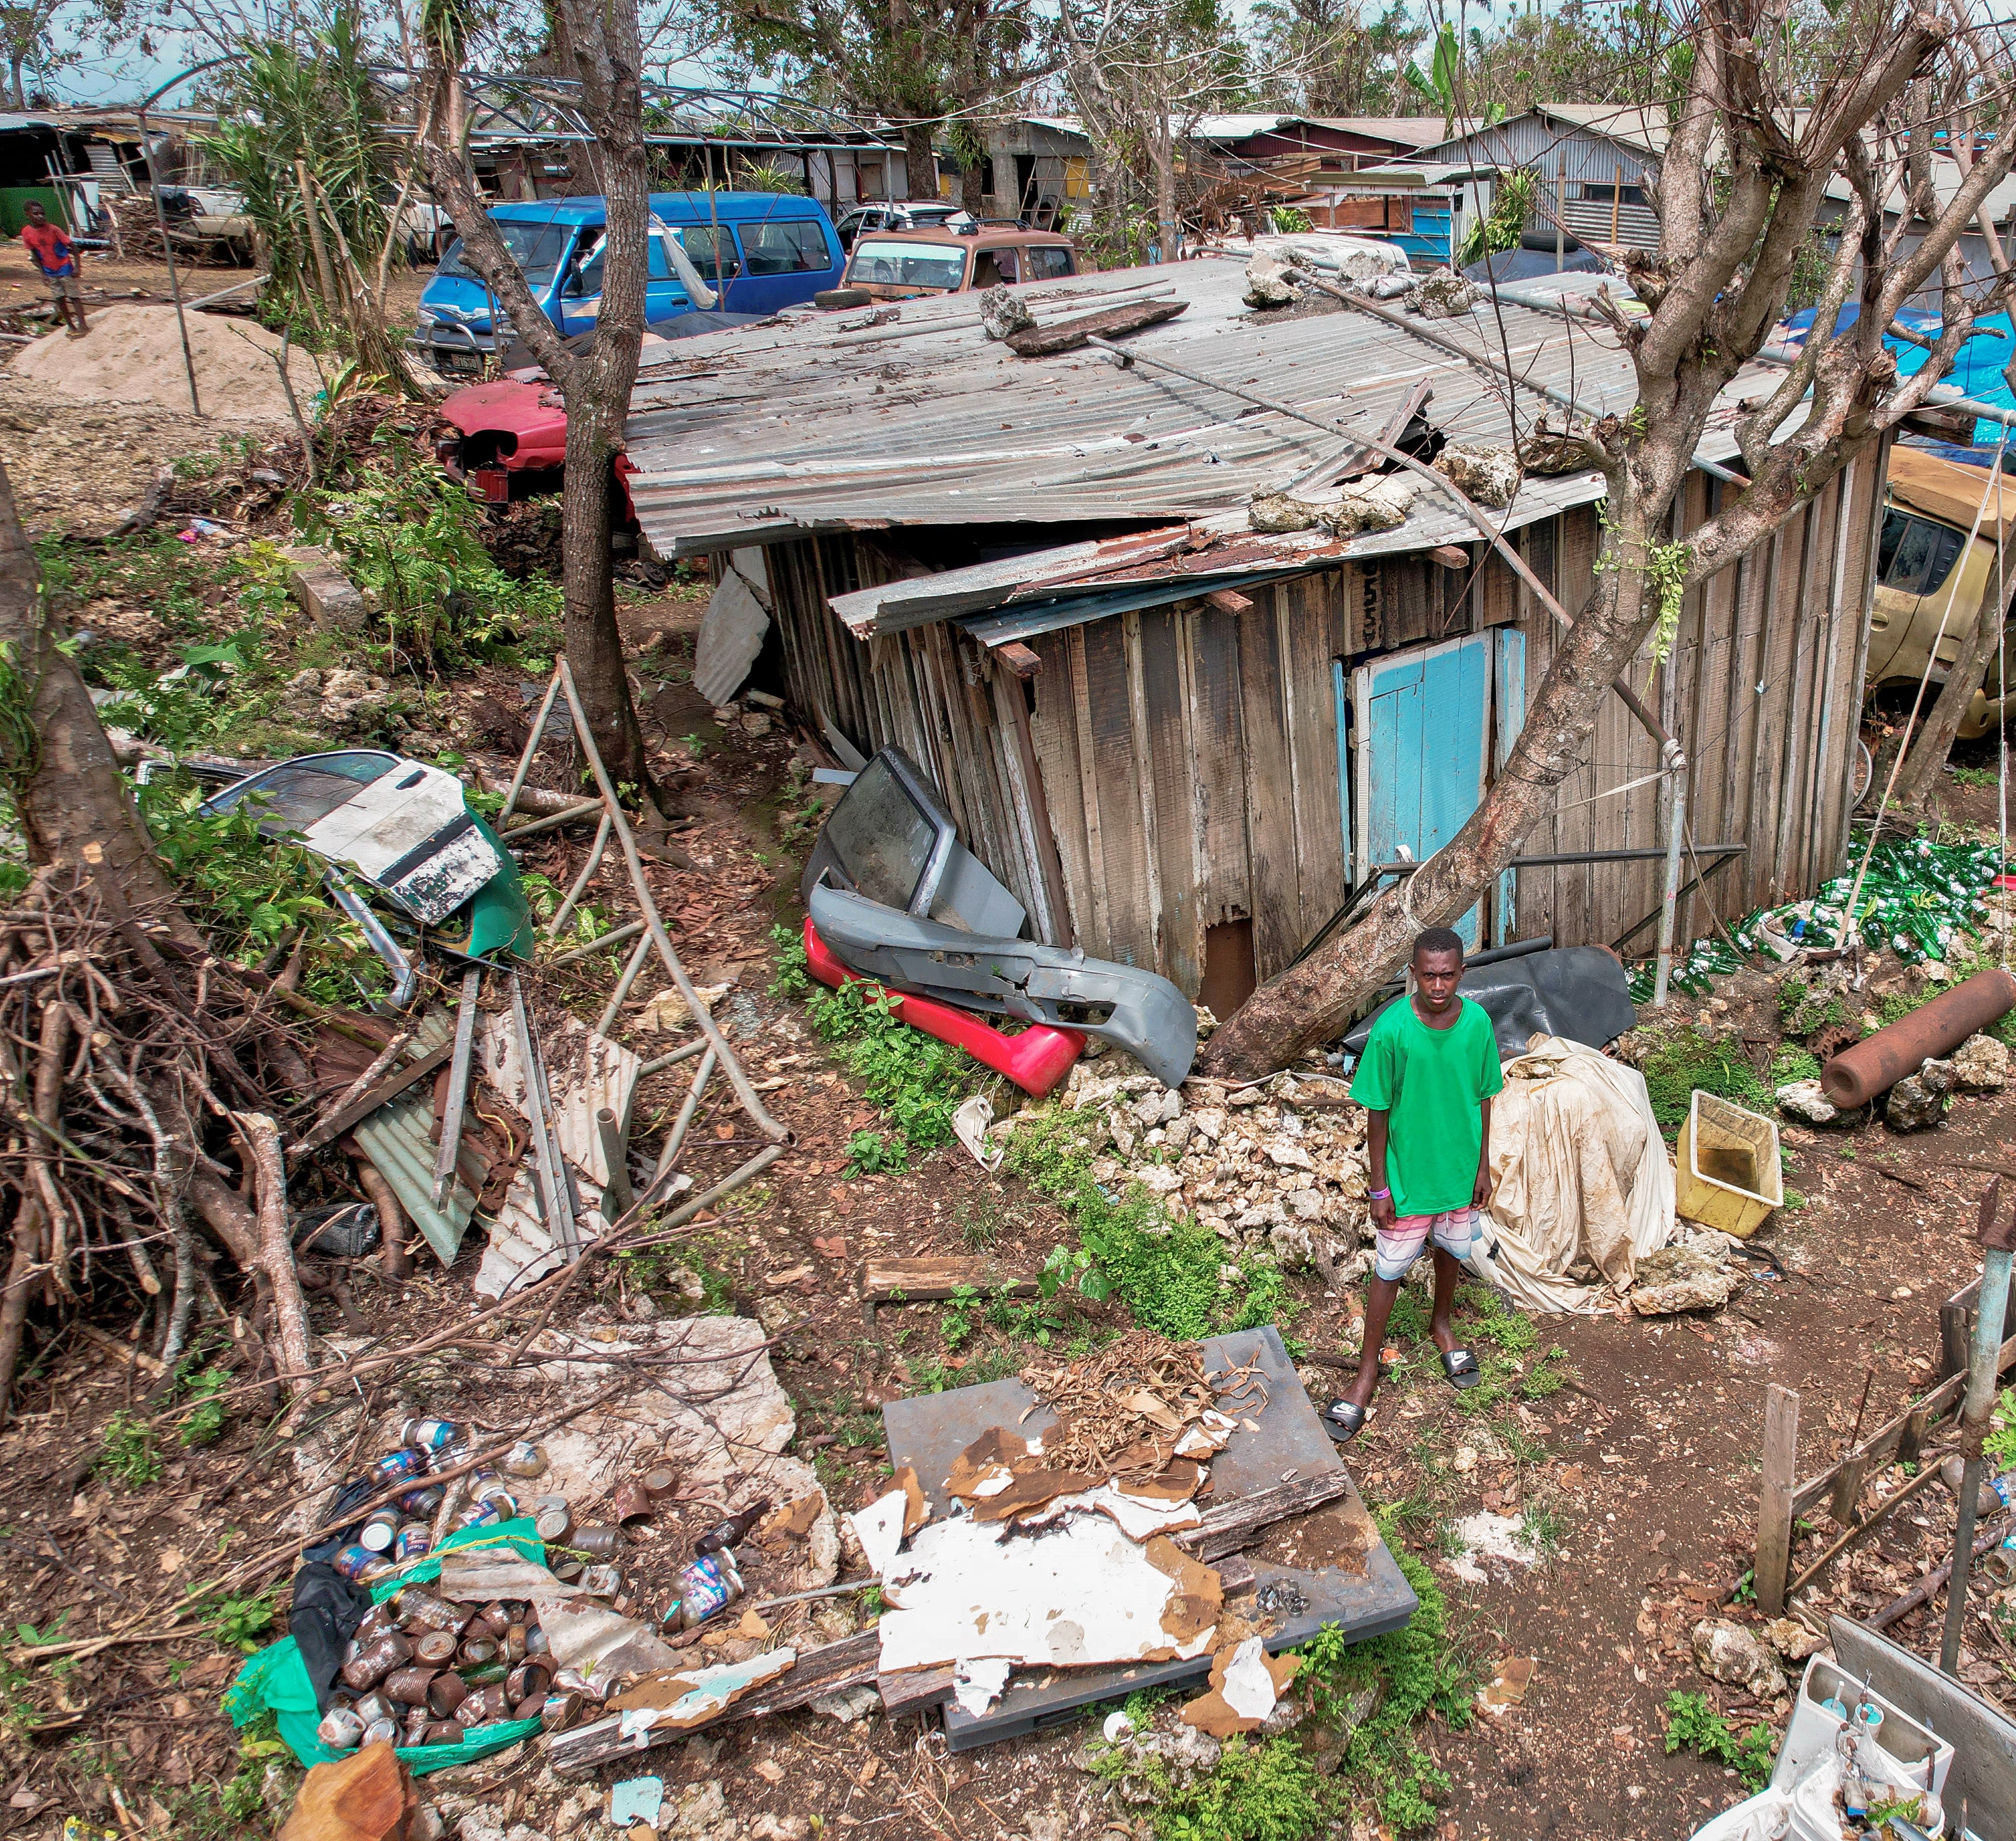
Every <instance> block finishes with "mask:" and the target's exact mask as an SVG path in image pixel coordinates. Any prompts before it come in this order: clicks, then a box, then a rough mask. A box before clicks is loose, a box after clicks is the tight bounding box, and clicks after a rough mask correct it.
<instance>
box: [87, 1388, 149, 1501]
mask: <svg viewBox="0 0 2016 1841" xmlns="http://www.w3.org/2000/svg"><path fill="white" fill-rule="evenodd" d="M92 1469H95V1471H96V1472H98V1474H99V1476H103V1477H106V1478H109V1479H110V1480H111V1481H112V1482H113V1483H123V1484H124V1486H125V1487H127V1488H128V1489H129V1490H143V1489H145V1488H146V1487H147V1485H148V1484H149V1483H156V1482H158V1481H159V1480H160V1475H161V1456H160V1452H159V1451H156V1450H155V1448H154V1434H153V1428H152V1427H150V1426H149V1425H148V1423H147V1422H146V1420H145V1419H142V1418H141V1417H140V1415H139V1414H137V1413H129V1412H128V1411H124V1409H123V1408H122V1409H121V1411H118V1412H116V1413H114V1414H113V1415H112V1417H111V1418H110V1419H107V1420H106V1422H105V1437H104V1442H103V1448H102V1449H101V1450H100V1451H99V1454H98V1457H97V1460H96V1462H95V1463H94V1464H93V1465H92Z"/></svg>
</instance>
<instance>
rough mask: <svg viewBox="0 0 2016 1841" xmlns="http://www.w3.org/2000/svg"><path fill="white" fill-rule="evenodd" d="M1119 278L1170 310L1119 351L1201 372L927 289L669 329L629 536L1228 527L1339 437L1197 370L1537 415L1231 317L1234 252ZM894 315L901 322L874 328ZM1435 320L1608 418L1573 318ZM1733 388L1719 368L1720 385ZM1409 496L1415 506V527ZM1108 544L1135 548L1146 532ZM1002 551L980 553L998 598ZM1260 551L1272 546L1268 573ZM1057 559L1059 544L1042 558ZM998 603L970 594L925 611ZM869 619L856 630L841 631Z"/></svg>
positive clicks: (669, 550) (1451, 364)
mask: <svg viewBox="0 0 2016 1841" xmlns="http://www.w3.org/2000/svg"><path fill="white" fill-rule="evenodd" d="M1143 273H1145V274H1147V275H1150V276H1154V277H1160V278H1162V284H1163V285H1173V286H1175V288H1176V289H1179V291H1180V292H1182V293H1183V294H1184V295H1185V296H1186V297H1187V298H1189V299H1190V300H1191V302H1192V306H1191V309H1190V311H1189V312H1187V313H1186V314H1184V315H1183V316H1182V317H1181V318H1177V319H1174V320H1171V321H1168V322H1165V324H1164V325H1161V326H1157V327H1152V328H1150V329H1147V330H1145V331H1143V332H1142V333H1139V334H1136V335H1135V336H1134V337H1133V339H1132V340H1131V341H1130V342H1129V348H1130V349H1134V350H1138V351H1143V352H1154V351H1167V352H1168V354H1169V355H1170V356H1171V357H1172V358H1174V359H1175V360H1176V361H1179V362H1180V363H1182V364H1183V365H1184V366H1185V367H1186V368H1188V369H1193V370H1196V371H1197V372H1200V373H1201V374H1203V375H1204V376H1208V377H1209V378H1210V379H1211V380H1212V382H1211V383H1208V384H1197V383H1190V382H1187V381H1186V380H1184V379H1179V378H1176V377H1173V376H1169V375H1168V374H1166V373H1163V374H1160V375H1158V374H1157V373H1156V372H1154V371H1153V370H1152V369H1150V368H1149V367H1147V366H1146V365H1142V366H1136V367H1133V368H1131V369H1128V370H1125V371H1123V370H1121V369H1118V368H1117V367H1116V366H1115V365H1114V364H1113V363H1112V362H1111V361H1110V360H1109V359H1108V358H1107V357H1106V355H1105V354H1102V353H1100V352H1097V351H1080V352H1074V353H1069V354H1064V355H1062V356H1059V357H1053V358H1037V359H1030V358H1017V357H1016V356H1015V355H1014V354H1012V353H1010V352H1009V351H1007V350H1006V347H1003V346H1001V345H999V344H998V343H993V342H991V341H989V340H987V339H985V336H983V334H982V333H981V330H980V329H979V327H978V325H977V323H974V320H973V318H972V317H971V316H970V314H968V315H966V316H965V317H962V311H961V310H962V300H961V297H958V296H950V297H942V298H941V300H938V301H934V302H932V303H931V304H930V306H931V308H932V309H933V310H934V312H933V313H932V314H928V315H924V314H920V315H919V317H918V318H916V321H915V322H914V324H913V325H910V326H909V327H908V328H907V330H908V331H909V332H911V333H914V334H915V336H906V337H902V338H897V337H895V336H893V335H895V333H898V331H903V330H905V328H900V327H895V326H891V327H884V328H882V329H869V330H866V331H859V330H857V331H854V332H848V333H843V332H840V331H837V330H836V329H835V322H833V321H830V320H828V321H827V322H826V323H825V325H824V327H823V328H822V326H821V325H819V324H818V323H816V322H815V323H814V324H812V325H808V326H806V327H802V328H800V329H795V330H794V331H792V332H791V333H789V334H779V335H778V336H776V337H775V338H773V339H772V340H769V342H768V343H765V344H763V345H761V346H754V345H751V346H747V347H736V345H735V343H733V341H734V339H735V335H733V334H718V335H714V336H710V337H709V338H707V339H705V340H693V341H692V342H691V343H692V344H693V345H694V346H705V347H707V351H704V352H699V351H696V352H693V353H692V354H689V356H688V357H687V358H686V359H685V360H684V361H682V365H681V366H680V367H679V371H678V372H677V374H676V375H668V374H667V373H665V372H657V373H654V374H653V376H652V377H650V379H646V381H644V382H643V383H640V384H639V388H638V390H637V392H636V394H635V397H634V398H633V407H632V417H631V419H630V422H629V426H628V449H629V453H630V457H631V458H632V461H633V462H635V464H636V465H637V466H638V467H639V469H640V471H639V473H636V474H634V475H632V476H631V477H630V479H629V480H628V485H629V489H630V493H631V496H632V501H633V502H634V503H635V505H636V508H637V512H638V515H639V519H640V520H642V522H643V527H644V529H645V531H646V534H647V535H648V536H649V538H650V541H651V542H652V544H653V547H654V548H657V550H658V551H659V552H660V553H661V554H662V555H666V556H673V555H680V554H693V553H697V552H704V551H708V550H712V549H717V548H727V547H731V546H733V545H739V544H746V543H750V542H753V541H763V540H764V539H765V538H779V537H782V536H785V535H798V534H803V533H805V532H808V531H816V530H870V529H881V528H891V527H903V526H953V525H976V524H995V525H1017V524H1019V525H1023V526H1026V527H1031V529H1032V530H1054V531H1055V532H1056V533H1057V536H1058V537H1059V538H1064V537H1067V535H1068V533H1069V529H1070V527H1071V526H1073V525H1078V526H1083V525H1085V524H1086V523H1095V522H1099V521H1107V522H1111V521H1113V520H1126V519H1142V520H1155V521H1157V523H1161V524H1165V525H1166V524H1168V523H1171V522H1173V521H1176V520H1210V519H1215V518H1222V517H1225V516H1226V515H1227V514H1233V520H1232V521H1233V522H1235V523H1236V522H1239V521H1240V520H1238V518H1237V514H1238V513H1240V512H1242V511H1243V509H1244V506H1245V505H1246V504H1247V501H1248V500H1249V499H1250V498H1251V497H1252V495H1253V494H1255V492H1256V491H1262V490H1263V489H1271V488H1276V487H1282V486H1284V485H1286V484H1287V483H1288V482H1289V481H1291V480H1293V479H1294V478H1295V477H1296V476H1298V475H1299V474H1301V473H1305V472H1306V471H1308V470H1309V469H1312V468H1314V467H1316V466H1319V464H1321V463H1323V462H1327V461H1330V460H1332V459H1334V458H1337V456H1338V455H1341V453H1343V452H1344V451H1345V449H1346V448H1348V447H1350V446H1352V445H1353V444H1352V443H1350V442H1349V441H1348V440H1347V439H1346V438H1345V437H1344V436H1341V435H1340V434H1338V433H1333V432H1330V431H1328V430H1324V429H1322V428H1318V427H1312V426H1309V424H1308V423H1306V422H1301V421H1299V420H1297V419H1294V418H1291V417H1288V416H1285V415H1280V414H1277V413H1275V412H1269V411H1267V410H1264V409H1258V408H1253V407H1251V405H1247V404H1244V403H1242V402H1241V401H1239V400H1238V399H1237V397H1233V396H1231V395H1229V394H1227V393H1226V391H1225V390H1222V389H1220V388H1219V387H1216V386H1217V384H1218V383H1219V382H1220V381H1221V380H1222V383H1226V384H1229V385H1233V386H1235V387H1238V388H1240V389H1243V390H1247V391H1251V392H1255V393H1258V394H1262V395H1264V396H1267V397H1273V398H1276V399H1278V400H1280V401H1284V402H1287V403H1289V404H1291V405H1294V406H1296V407H1297V408H1301V409H1302V410H1304V411H1305V412H1308V413H1309V414H1312V415H1319V416H1321V417H1323V418H1324V419H1327V420H1333V421H1336V422H1340V423H1341V424H1342V425H1343V426H1345V428H1346V429H1347V430H1362V431H1363V433H1367V434H1370V433H1375V432H1376V431H1377V429H1378V428H1379V426H1381V423H1382V422H1384V420H1385V419H1386V418H1387V417H1388V415H1390V414H1391V412H1393V410H1394V409H1395V408H1397V407H1398V406H1399V405H1400V404H1401V403H1402V401H1404V400H1405V398H1406V395H1407V394H1408V392H1409V390H1411V389H1412V388H1413V387H1414V386H1415V385H1416V384H1417V383H1420V382H1422V381H1423V380H1424V379H1425V380H1427V382H1429V383H1431V385H1432V387H1433V389H1434V391H1435V395H1434V398H1433V401H1432V402H1431V405H1430V408H1429V414H1430V417H1431V420H1433V421H1434V422H1435V423H1436V425H1437V426H1438V427H1440V428H1441V429H1442V430H1443V432H1444V433H1445V434H1446V435H1448V436H1449V438H1450V439H1452V440H1460V441H1471V442H1475V443H1479V444H1489V445H1503V444H1506V443H1507V441H1508V440H1509V438H1510V421H1509V420H1508V414H1509V412H1508V408H1507V400H1506V399H1507V397H1508V396H1509V397H1510V398H1511V400H1512V404H1513V406H1514V409H1516V412H1517V415H1518V419H1519V422H1520V424H1521V426H1522V427H1523V426H1530V425H1531V422H1532V420H1533V419H1534V418H1535V415H1537V414H1538V413H1539V412H1540V411H1541V410H1542V409H1543V408H1546V403H1545V402H1544V401H1543V399H1542V398H1541V397H1539V395H1537V394H1535V393H1534V392H1532V391H1530V390H1523V389H1522V390H1512V389H1510V387H1507V385H1505V384H1504V383H1503V382H1502V381H1501V382H1499V383H1497V384H1496V385H1494V383H1493V382H1492V379H1491V378H1490V377H1489V376H1486V375H1485V373H1484V372H1482V371H1481V370H1480V369H1478V367H1477V366H1475V365H1473V364H1471V363H1468V362H1466V361H1464V360H1463V359H1462V358H1457V357H1455V356H1453V355H1452V354H1449V353H1448V352H1446V351H1439V350H1438V349H1436V348H1435V347H1431V346H1430V345H1427V344H1426V343H1423V342H1422V341H1421V340H1417V339H1414V338H1413V337H1411V336H1409V334H1408V333H1405V332H1402V331H1401V330H1399V329H1397V328H1395V327H1392V326H1390V325H1385V324H1383V323H1381V322H1379V321H1377V320H1374V319H1372V318H1369V317H1367V316H1366V315H1362V314H1359V313H1355V312H1353V311H1351V310H1349V309H1348V308H1344V307H1339V308H1338V309H1337V311H1334V312H1316V311H1301V310H1298V311H1294V312H1291V313H1285V314H1284V313H1276V314H1272V315H1256V314H1254V313H1252V312H1251V311H1248V310H1247V309H1246V308H1245V307H1244V306H1243V305H1242V304H1241V301H1240V297H1241V296H1242V294H1243V293H1244V286H1245V281H1244V265H1243V264H1242V263H1240V262H1237V261H1225V260H1213V259H1210V258H1205V259H1203V260H1200V261H1194V262H1185V263H1180V264H1175V265H1173V266H1172V267H1169V268H1161V269H1157V270H1153V271H1143ZM1097 279H1099V280H1100V281H1101V282H1109V281H1114V282H1117V281H1118V280H1120V279H1122V278H1114V277H1103V276H1102V277H1100V278H1097ZM906 311H907V310H906ZM1041 311H1042V309H1041V307H1039V317H1040V315H1041ZM841 323H851V322H841ZM1435 331H1436V332H1437V333H1440V334H1442V335H1443V336H1453V337H1455V338H1456V339H1459V340H1462V341H1463V342H1464V343H1467V344H1469V345H1471V346H1472V347H1474V349H1475V350H1476V351H1478V353H1479V354H1480V355H1483V356H1487V357H1489V358H1492V360H1494V361H1497V362H1499V363H1509V364H1510V365H1511V367H1512V369H1513V371H1514V373H1515V374H1516V375H1517V376H1519V377H1520V378H1521V379H1522V380H1525V381H1529V382H1531V383H1533V384H1535V385H1537V386H1542V387H1551V388H1553V389H1555V390H1571V391H1572V392H1573V393H1574V394H1575V397H1577V399H1578V400H1579V401H1580V402H1581V403H1582V404H1583V405H1585V406H1586V407H1587V408H1590V409H1592V410H1594V411H1597V412H1610V411H1615V412H1624V411H1625V410H1626V409H1627V408H1629V405H1631V403H1632V402H1633V401H1634V400H1635V397H1636V384H1635V379H1634V377H1633V372H1632V369H1631V366H1630V363H1629V360H1628V358H1626V357H1625V355H1624V354H1622V353H1621V352H1620V351H1618V350H1617V349H1616V348H1615V343H1614V341H1611V340H1608V339H1607V336H1606V335H1605V334H1604V333H1603V332H1602V330H1601V329H1599V328H1596V327H1593V326H1592V325H1589V324H1588V323H1586V322H1582V321H1579V320H1568V319H1564V318H1560V317H1557V316H1555V315H1551V314H1546V313H1541V312H1537V311H1532V310H1531V309H1528V308H1525V307H1513V306H1509V305H1507V306H1501V307H1498V308H1497V309H1496V310H1494V311H1481V312H1478V313H1477V314H1474V315H1470V316H1467V317H1460V318H1456V319H1453V320H1444V321H1440V322H1436V324H1435ZM1754 389H1755V382H1754V380H1751V381H1748V382H1741V384H1740V389H1739V391H1738V394H1741V390H1754ZM1704 448H1705V451H1711V452H1712V451H1713V448H1712V446H1711V445H1710V444H1704ZM1724 451H1730V452H1733V443H1732V444H1730V446H1729V447H1728V448H1726V450H1724ZM1586 496H1593V494H1585V497H1586ZM1549 509H1557V508H1553V507H1550V508H1549ZM1428 510H1429V507H1428V506H1427V505H1426V504H1425V503H1423V504H1421V505H1419V506H1417V514H1416V515H1417V517H1419V516H1422V515H1423V514H1424V513H1425V512H1427V511H1428ZM1515 521H1517V520H1515ZM1412 523H1413V520H1410V525H1409V528H1408V529H1407V530H1404V531H1402V532H1395V533H1389V534H1388V536H1389V537H1392V538H1404V539H1406V540H1407V541H1404V542H1403V543H1402V545H1401V546H1400V547H1402V548H1420V547H1424V546H1425V545H1430V544H1433V543H1437V542H1442V541H1449V538H1448V537H1447V536H1446V535H1444V534H1437V535H1435V536H1417V535H1416V534H1415V533H1414V531H1413V529H1412V528H1411V526H1412ZM1474 536H1475V532H1474V530H1470V531H1467V534H1466V535H1465V536H1460V537H1458V538H1457V541H1467V539H1468V538H1474ZM1127 541H1130V542H1132V541H1143V542H1144V543H1145V545H1146V548H1147V549H1148V550H1151V551H1152V550H1153V549H1154V548H1155V546H1156V545H1157V543H1160V542H1161V541H1165V539H1164V538H1163V537H1162V535H1161V534H1159V533H1157V534H1154V535H1152V536H1150V537H1149V538H1146V539H1129V540H1127ZM1360 541H1361V543H1362V542H1363V540H1360ZM1351 553H1354V554H1355V553H1360V552H1356V551H1354V552H1351ZM1366 553H1370V552H1366ZM1022 560H1023V561H1024V562H1025V563H1030V566H1031V567H1034V568H1035V569H1036V570H1039V572H1042V573H1046V574H1047V573H1051V572H1050V571H1049V570H1046V567H1045V566H1044V565H1043V564H1042V563H1040V562H1031V559H1022ZM1139 560H1140V561H1141V562H1142V563H1144V564H1145V563H1148V562H1150V561H1151V560H1160V559H1159V558H1151V557H1150V556H1147V555H1145V554H1144V555H1143V556H1141V557H1140V558H1139ZM1307 560H1309V561H1311V562H1313V561H1316V560H1321V559H1319V558H1314V557H1310V558H1308V559H1307ZM1014 561H1015V559H1005V560H1003V562H1001V563H997V564H996V565H995V567H996V568H997V569H999V570H1000V571H1001V573H1002V574H1003V577H1004V579H1007V578H1013V580H1012V585H1013V588H1017V589H1021V588H1023V587H1024V581H1023V580H1022V578H1021V577H1020V576H1018V575H1017V572H1016V570H1015V567H1014ZM1114 561H1115V562H1116V563H1118V562H1120V558H1118V556H1116V557H1115V558H1114ZM1078 566H1079V561H1078V558H1077V556H1073V558H1072V559H1071V560H1070V562H1069V563H1068V564H1067V565H1066V568H1067V570H1068V571H1075V570H1076V569H1077V568H1078ZM1121 566H1122V567H1123V568H1124V566H1125V565H1124V563H1122V564H1121ZM1271 566H1280V555H1279V553H1278V552H1276V555H1275V556H1274V557H1273V559H1271ZM1057 579H1058V580H1059V581H1068V580H1076V579H1078V577H1076V576H1075V575H1074V574H1068V573H1067V574H1064V575H1061V576H1060V577H1058V578H1057ZM1102 579H1106V580H1119V579H1125V577H1121V576H1113V577H1103V578H1102ZM1135 579H1143V580H1145V579H1148V578H1147V577H1145V576H1142V577H1136V578H1135ZM1056 586H1057V581H1053V582H1052V583H1051V584H1049V587H1048V588H1045V589H1042V590H1041V591H1043V592H1051V591H1054V589H1055V587H1056ZM1030 591H1032V592H1034V591H1038V590H1036V589H1035V588H1031V590H1030ZM998 604H999V601H998V597H990V596H986V595H982V596H981V598H980V599H979V600H978V601H977V602H975V603H974V604H973V605H970V606H967V607H966V608H963V609H952V610H949V611H952V612H972V611H976V610H977V609H978V608H980V607H985V606H992V605H998ZM935 617H940V618H942V617H946V616H945V615H944V614H940V615H938V616H935ZM877 630H884V629H880V628H879V627H877V624H876V623H874V622H873V620H870V621H869V622H868V624H866V627H863V626H862V624H855V631H857V632H863V631H877Z"/></svg>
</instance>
